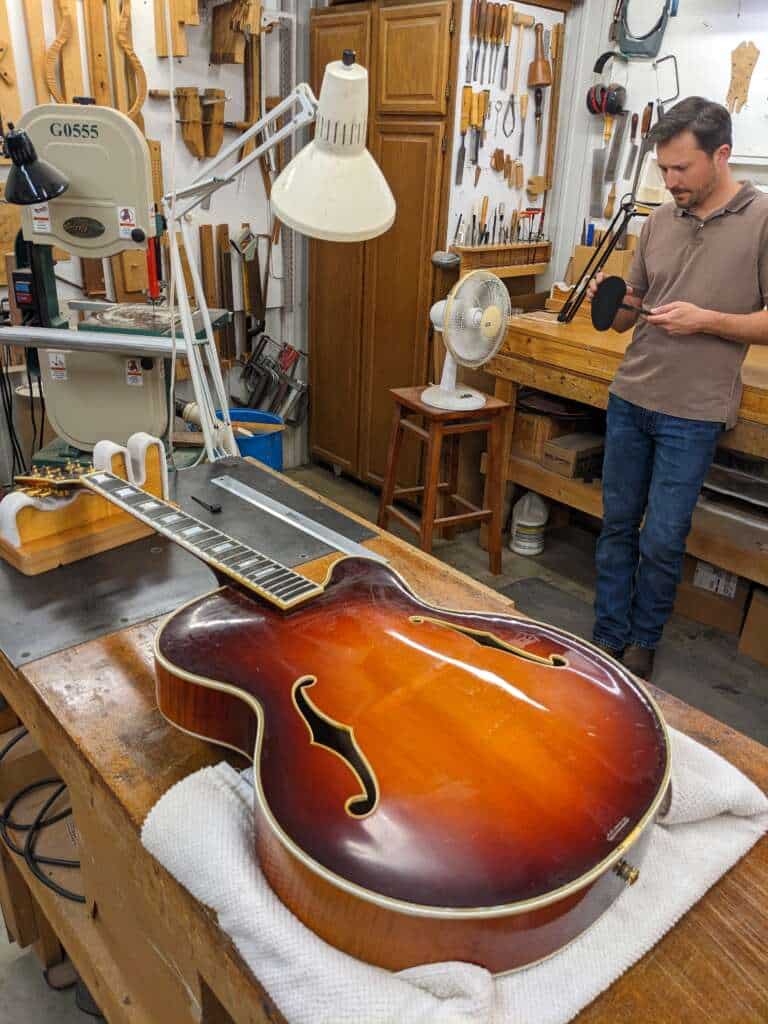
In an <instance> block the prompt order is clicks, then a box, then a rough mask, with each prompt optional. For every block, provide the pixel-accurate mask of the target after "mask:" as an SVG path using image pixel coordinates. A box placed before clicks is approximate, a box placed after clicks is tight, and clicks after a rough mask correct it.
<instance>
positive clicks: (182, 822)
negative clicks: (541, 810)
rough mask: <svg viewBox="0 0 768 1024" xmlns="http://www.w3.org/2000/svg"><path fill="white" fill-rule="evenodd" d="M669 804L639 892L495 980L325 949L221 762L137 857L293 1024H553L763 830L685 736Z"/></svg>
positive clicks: (164, 806) (149, 828)
mask: <svg viewBox="0 0 768 1024" xmlns="http://www.w3.org/2000/svg"><path fill="white" fill-rule="evenodd" d="M670 734H671V738H672V764H673V771H672V803H671V806H670V809H669V811H668V813H667V815H666V817H665V818H664V820H663V821H662V822H659V823H657V824H654V825H652V826H651V828H652V830H653V834H652V838H651V842H650V844H649V848H648V852H647V855H646V858H645V861H644V863H643V866H642V870H641V872H640V879H639V881H638V882H637V884H636V885H634V886H632V887H631V888H628V889H626V890H625V892H624V893H623V894H622V896H621V897H620V899H619V900H617V902H616V903H615V904H614V905H613V907H611V909H610V910H609V911H608V912H607V913H606V914H604V915H603V917H602V918H601V919H600V920H599V921H598V922H597V924H595V925H594V926H593V927H592V928H591V929H589V931H587V932H586V933H585V934H584V935H583V936H581V938H580V939H578V940H577V941H576V942H574V943H572V944H571V945H570V946H569V947H568V948H566V949H565V950H563V951H562V952H561V953H558V954H557V955H556V956H554V957H552V958H550V959H549V960H547V961H545V962H544V963H541V964H538V965H536V966H535V967H530V968H528V969H527V970H522V971H517V972H515V973H513V974H508V975H505V976H502V977H499V978H493V976H492V975H490V974H489V973H488V972H487V971H486V970H483V969H482V968H480V967H475V966H473V965H471V964H465V963H442V964H432V965H428V966H423V967H413V968H410V969H409V970H407V971H401V972H399V973H397V974H393V973H391V972H389V971H385V970H381V969H380V968H377V967H371V966H370V965H368V964H365V963H362V962H360V961H359V960H355V959H354V958H352V957H350V956H347V955H346V954H345V953H341V952H339V951H338V950H337V949H334V948H333V947H332V946H329V945H327V944H326V943H325V942H323V941H322V940H321V939H319V938H318V937H317V936H316V935H315V934H314V933H313V932H311V931H310V930H309V929H307V928H306V927H305V926H304V925H303V924H301V922H300V921H299V920H298V919H297V918H296V917H294V916H293V914H292V913H291V912H290V911H289V910H287V909H286V907H284V906H283V904H282V903H281V902H280V901H279V900H278V898H277V897H276V896H275V895H274V893H273V892H272V890H271V889H270V887H269V885H268V884H267V882H266V881H265V879H264V876H263V875H262V873H261V871H260V870H259V867H258V864H257V863H256V859H255V856H254V852H253V835H252V830H253V813H252V800H253V789H252V787H251V785H250V784H249V782H247V781H246V780H245V779H243V778H242V777H241V776H240V775H238V773H237V772H235V771H234V770H233V769H232V768H231V767H230V766H229V765H227V764H225V763H222V764H219V765H217V766H216V767H213V768H204V769H202V770H201V771H198V772H196V773H195V774H194V775H190V776H189V777H188V778H186V779H184V780H182V781H181V782H179V783H177V785H175V786H173V787H172V788H171V789H170V790H169V791H168V792H167V793H166V794H165V795H164V796H163V797H162V798H161V799H160V800H159V801H158V803H157V804H156V805H155V807H154V808H153V809H152V810H151V811H150V813H149V815H148V816H147V820H146V821H145V823H144V827H143V830H142V841H143V843H144V845H145V847H146V848H147V849H148V850H149V851H150V852H151V853H152V854H153V855H154V856H155V857H156V858H157V859H158V860H159V861H160V863H161V864H163V865H164V866H165V867H166V868H167V869H168V871H170V872H171V874H172V875H174V877H175V878H177V879H178V881H179V882H181V884H182V885H184V886H186V888H187V889H188V890H189V891H190V892H191V893H192V894H193V895H194V896H195V897H196V898H197V899H198V900H200V901H201V902H202V903H204V904H206V905H207V906H209V907H211V908H212V909H213V910H215V911H216V913H217V914H218V919H219V924H220V926H221V928H222V930H223V931H224V932H226V933H227V934H228V935H229V936H231V938H232V939H233V941H234V943H235V945H236V946H237V948H238V949H239V951H240V953H241V954H242V956H243V958H244V960H245V961H246V962H247V963H248V964H249V966H250V967H251V969H252V971H253V973H254V974H255V975H256V976H257V977H258V978H259V980H260V981H261V982H262V984H263V985H264V986H265V988H266V989H267V991H268V992H269V994H270V995H271V996H272V998H273V999H274V1001H275V1002H276V1003H277V1005H278V1006H279V1008H280V1010H281V1012H282V1013H283V1015H284V1016H285V1017H286V1019H287V1020H288V1021H290V1022H291V1024H560V1022H562V1021H567V1020H570V1019H571V1018H572V1017H574V1016H575V1015H576V1014H577V1013H578V1012H579V1010H580V1009H582V1008H583V1007H584V1006H586V1005H587V1004H588V1003H590V1002H591V1001H592V1000H593V999H594V998H595V997H596V996H597V995H599V993H600V992H602V991H603V990H604V989H606V988H608V986H609V985H611V983H612V982H613V981H615V980H616V978H618V977H619V975H621V974H623V972H624V971H626V970H627V968H629V967H630V966H631V965H632V964H633V963H635V961H637V960H639V959H640V957H642V956H643V954H644V953H646V952H647V951H648V950H649V949H650V948H651V947H652V946H653V945H654V944H655V943H656V942H658V941H659V939H660V938H661V937H662V936H663V935H664V933H665V932H666V931H668V930H669V929H670V928H671V927H672V926H673V925H674V924H675V922H677V921H678V920H679V919H680V918H681V917H682V916H683V914H684V913H685V912H686V911H687V910H688V909H689V908H690V907H692V906H693V904H694V903H696V901H697V900H699V899H700V898H701V897H702V896H703V894H704V893H705V892H706V891H707V889H709V888H710V886H711V885H713V884H714V882H715V881H717V879H718V878H719V877H720V876H721V875H722V874H724V873H725V872H726V871H727V870H728V868H730V867H731V866H732V865H733V864H735V863H736V861H738V860H739V859H740V858H741V857H743V856H744V854H745V853H746V852H747V850H749V849H750V847H751V846H752V845H753V844H754V843H755V842H756V841H757V840H758V839H759V837H760V836H761V835H762V834H763V833H764V832H765V831H766V830H768V800H766V798H765V796H764V795H763V794H762V793H761V792H760V790H759V789H758V788H757V787H756V786H755V785H754V784H753V783H752V782H750V781H749V779H747V778H746V777H745V776H744V775H743V774H742V773H741V772H739V771H738V770H737V769H736V768H734V767H733V766H732V765H731V764H729V763H728V762H727V761H724V760H723V759H722V758H721V757H719V756H718V755H717V754H715V753H713V752H712V751H710V750H707V749H706V748H705V747H702V746H701V745H700V744H698V743H696V742H695V741H694V740H691V739H689V738H688V737H687V736H685V735H683V734H682V733H679V732H676V731H675V730H670Z"/></svg>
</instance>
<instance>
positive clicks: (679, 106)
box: [649, 96, 733, 156]
mask: <svg viewBox="0 0 768 1024" xmlns="http://www.w3.org/2000/svg"><path fill="white" fill-rule="evenodd" d="M683 132H692V133H693V135H695V137H696V142H697V143H698V146H699V149H703V150H704V152H705V153H709V155H710V156H712V154H713V153H714V152H715V150H717V149H719V148H720V147H721V146H730V147H731V149H733V125H732V123H731V115H730V114H729V113H728V111H727V110H726V108H725V107H724V106H723V105H722V104H721V103H713V102H712V100H705V99H704V98H703V96H689V97H688V99H685V100H681V101H680V102H679V103H676V104H675V105H674V107H672V109H671V110H668V111H667V113H666V114H664V116H663V117H662V118H661V120H660V121H659V122H658V124H656V125H654V126H653V128H652V129H651V133H650V136H649V138H650V140H651V141H652V142H653V143H654V145H656V146H658V145H661V144H662V143H664V142H669V141H670V139H674V138H675V137H676V136H677V135H682V133H683Z"/></svg>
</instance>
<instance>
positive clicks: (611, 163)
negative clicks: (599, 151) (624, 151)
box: [605, 113, 627, 181]
mask: <svg viewBox="0 0 768 1024" xmlns="http://www.w3.org/2000/svg"><path fill="white" fill-rule="evenodd" d="M626 130H627V115H626V113H621V114H617V115H616V128H615V129H614V132H613V139H612V140H611V149H610V152H609V154H608V163H607V165H606V168H605V180H606V181H616V177H617V174H618V169H619V160H620V158H621V148H622V146H623V145H624V135H625V134H626Z"/></svg>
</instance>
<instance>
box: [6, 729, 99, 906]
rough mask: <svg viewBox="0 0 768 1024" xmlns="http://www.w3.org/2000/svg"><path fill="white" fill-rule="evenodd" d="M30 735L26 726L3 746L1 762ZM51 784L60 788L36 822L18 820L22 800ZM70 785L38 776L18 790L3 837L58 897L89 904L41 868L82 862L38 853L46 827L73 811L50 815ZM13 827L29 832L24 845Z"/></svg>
mask: <svg viewBox="0 0 768 1024" xmlns="http://www.w3.org/2000/svg"><path fill="white" fill-rule="evenodd" d="M27 734H28V730H27V729H25V728H22V729H20V730H19V732H18V733H17V734H16V735H15V736H13V737H12V738H11V739H10V740H9V741H8V743H6V744H5V746H4V747H3V749H2V750H0V764H2V761H3V758H4V757H5V756H6V755H7V754H8V753H9V751H10V750H12V749H13V747H15V746H16V744H17V743H18V742H19V740H21V739H23V738H24V737H25V736H26V735H27ZM47 786H55V787H56V789H55V790H54V791H53V793H52V794H51V795H50V796H49V797H48V799H47V800H46V801H45V803H44V804H43V806H42V807H41V808H40V810H39V811H38V812H37V814H36V815H35V818H34V821H32V823H31V824H29V823H26V822H17V821H14V820H13V817H12V815H13V811H14V808H15V807H16V805H17V804H18V803H19V801H20V800H22V799H23V798H24V797H25V796H27V795H28V794H30V793H34V792H36V791H37V790H39V789H44V788H45V787H47ZM66 788H67V784H66V782H62V780H61V779H38V781H37V782H32V783H30V784H29V785H27V786H24V787H23V788H22V789H20V790H19V791H18V793H16V794H15V795H14V796H12V797H11V799H10V800H9V801H8V803H7V804H6V805H5V807H4V808H3V810H2V813H0V838H2V840H3V842H4V843H5V845H6V846H7V847H8V849H9V850H11V852H12V853H15V854H16V855H17V856H19V857H23V858H24V861H25V863H26V865H27V867H28V868H29V870H30V871H31V872H32V874H33V875H34V876H35V878H36V879H37V880H38V881H39V882H41V883H42V884H43V885H45V886H46V887H47V888H49V889H51V890H53V892H55V893H56V894H57V896H61V897H62V898H64V899H67V900H72V902H74V903H85V896H81V895H80V893H77V892H72V891H71V890H70V889H65V888H64V886H61V885H59V884H58V883H57V882H54V881H53V879H52V878H48V876H47V875H45V874H44V872H43V871H42V870H41V867H40V865H48V866H49V867H60V868H79V867H80V861H79V860H67V859H64V858H61V857H43V856H41V855H40V854H38V853H36V852H35V846H36V844H37V840H38V837H39V835H40V833H41V832H42V830H43V829H44V828H48V827H49V826H51V825H55V824H56V822H58V821H63V820H64V818H67V817H69V816H70V815H71V814H72V808H71V807H67V808H65V809H64V810H63V811H58V812H57V813H56V814H54V815H52V816H51V817H50V818H48V817H46V815H47V814H48V811H49V810H50V808H51V807H52V806H53V805H54V804H55V803H56V801H57V800H58V799H59V797H60V796H61V794H62V793H63V792H64V790H65V789H66ZM9 829H10V830H11V831H13V832H23V833H25V834H26V835H25V841H24V845H23V846H18V845H17V844H16V842H15V841H14V840H13V839H12V838H11V836H10V835H9Z"/></svg>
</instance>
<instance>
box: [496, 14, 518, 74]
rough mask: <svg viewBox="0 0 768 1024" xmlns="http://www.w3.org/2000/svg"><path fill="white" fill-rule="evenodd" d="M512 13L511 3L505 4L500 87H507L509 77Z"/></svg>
mask: <svg viewBox="0 0 768 1024" xmlns="http://www.w3.org/2000/svg"><path fill="white" fill-rule="evenodd" d="M514 13H515V9H514V7H513V6H512V4H507V6H506V7H505V8H504V59H503V60H502V62H501V81H500V82H499V86H500V87H501V88H502V89H506V88H507V78H508V77H509V43H510V40H511V39H512V21H513V19H514Z"/></svg>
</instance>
